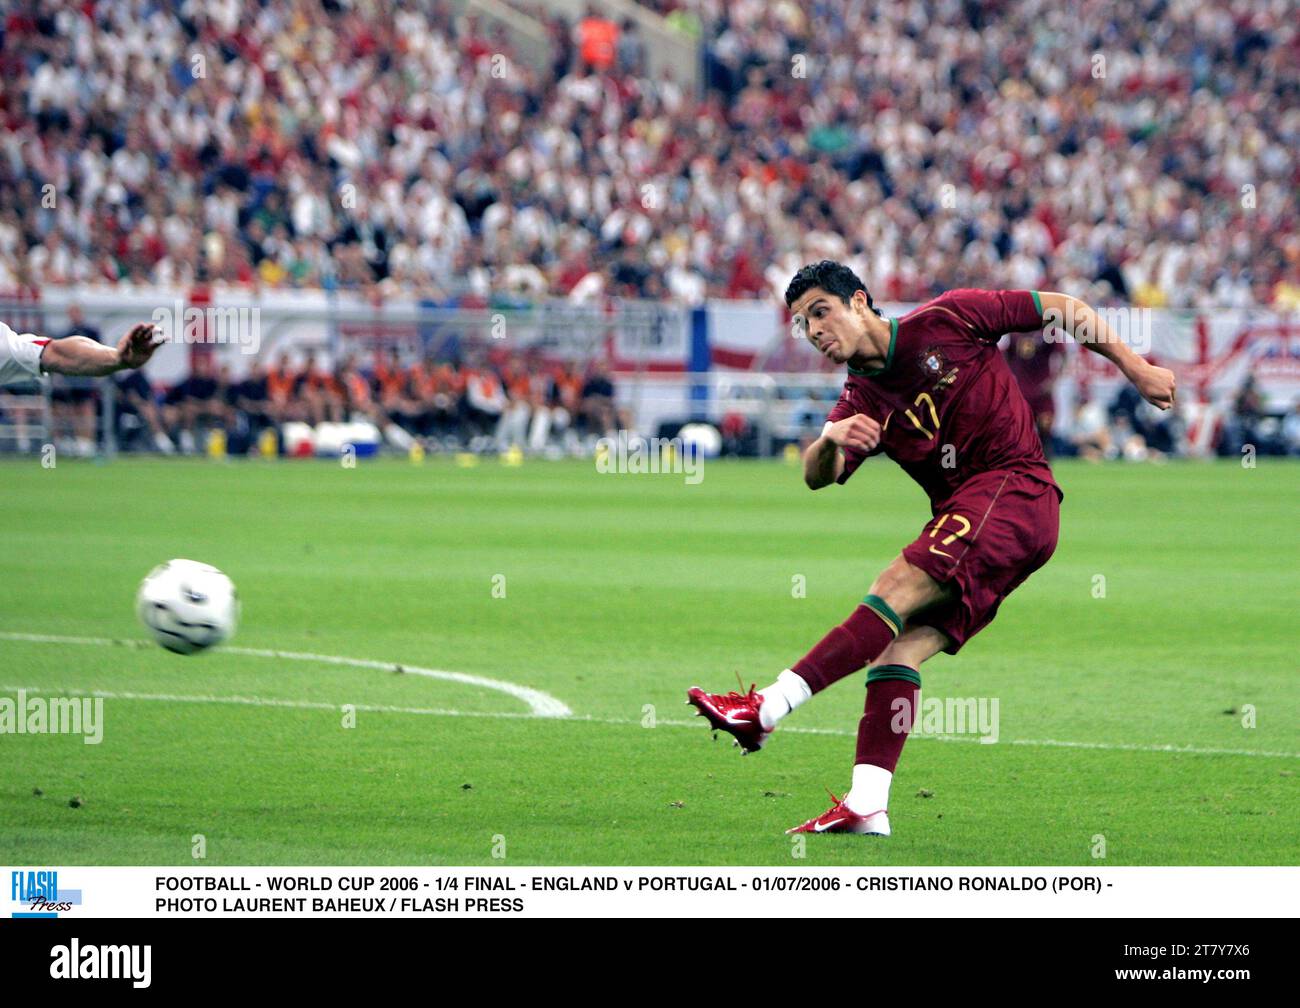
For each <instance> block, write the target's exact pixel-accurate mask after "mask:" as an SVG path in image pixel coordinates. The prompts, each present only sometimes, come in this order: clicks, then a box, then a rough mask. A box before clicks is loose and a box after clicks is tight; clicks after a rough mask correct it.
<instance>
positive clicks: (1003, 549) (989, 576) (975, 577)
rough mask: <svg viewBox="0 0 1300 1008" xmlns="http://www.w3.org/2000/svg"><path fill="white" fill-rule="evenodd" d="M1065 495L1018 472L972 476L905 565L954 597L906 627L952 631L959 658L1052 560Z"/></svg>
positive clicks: (945, 506) (953, 651)
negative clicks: (954, 593) (968, 643)
mask: <svg viewBox="0 0 1300 1008" xmlns="http://www.w3.org/2000/svg"><path fill="white" fill-rule="evenodd" d="M1060 507H1061V497H1060V491H1059V490H1057V488H1056V487H1054V486H1051V485H1049V484H1047V483H1044V482H1042V481H1041V480H1037V479H1034V478H1032V477H1030V476H1026V475H1023V474H1021V473H1015V472H988V473H980V474H979V475H978V476H972V477H971V478H970V479H969V480H967V481H966V482H965V483H964V484H962V486H961V488H960V489H958V490H957V492H956V493H954V494H953V495H952V496H951V497H949V498H948V499H947V500H946V501H944V503H943V506H942V507H941V508H940V509H939V510H938V513H937V514H936V515H935V516H934V518H932V519H931V520H930V521H929V522H927V523H926V526H925V529H924V531H922V533H921V535H920V536H918V537H917V539H916V541H915V542H913V543H911V544H910V545H908V546H907V548H906V549H904V550H903V557H904V558H905V559H906V560H907V562H908V563H910V564H912V565H913V566H916V567H919V568H921V570H923V571H925V572H926V573H927V574H929V575H930V577H932V578H934V579H935V580H936V581H938V582H939V583H940V584H951V585H953V586H954V587H956V588H957V590H958V592H959V593H960V594H959V595H958V596H957V597H956V598H954V599H952V600H951V601H948V602H943V603H941V604H939V605H937V606H934V607H932V608H930V609H926V610H923V611H922V612H919V613H916V614H915V615H913V616H912V617H911V618H910V619H909V620H908V621H907V622H908V625H909V626H915V625H921V626H932V627H934V628H935V629H936V630H940V631H942V632H943V633H945V634H947V636H948V637H949V639H950V640H951V641H952V644H951V645H950V646H949V647H946V648H944V651H946V652H947V653H948V654H956V653H957V652H958V651H959V650H960V649H961V646H962V645H963V644H965V643H966V641H967V640H969V639H970V638H971V637H973V636H975V634H977V633H979V631H980V630H982V629H984V627H986V626H987V625H988V624H989V623H990V622H991V621H992V619H993V617H994V616H996V615H997V612H998V606H999V605H1001V603H1002V600H1003V599H1004V598H1006V597H1007V596H1008V595H1010V594H1011V593H1012V592H1013V591H1015V590H1016V588H1018V587H1020V584H1021V582H1023V581H1024V580H1025V578H1027V577H1029V575H1030V574H1032V573H1033V572H1034V571H1036V570H1038V568H1039V567H1041V566H1043V564H1045V563H1047V561H1048V559H1049V558H1050V557H1051V555H1052V553H1053V552H1054V551H1055V549H1056V537H1057V533H1058V531H1059V529H1060V517H1061V511H1060Z"/></svg>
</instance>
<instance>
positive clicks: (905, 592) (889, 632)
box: [761, 555, 952, 731]
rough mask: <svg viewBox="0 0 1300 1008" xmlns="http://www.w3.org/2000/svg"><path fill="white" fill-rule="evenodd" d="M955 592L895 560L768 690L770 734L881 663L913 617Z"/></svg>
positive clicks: (765, 717)
mask: <svg viewBox="0 0 1300 1008" xmlns="http://www.w3.org/2000/svg"><path fill="white" fill-rule="evenodd" d="M951 594H952V589H951V587H948V586H944V585H941V584H940V583H939V582H938V581H936V580H935V579H934V578H932V577H931V576H930V575H929V574H927V573H926V572H925V571H923V570H921V569H920V568H919V567H917V566H914V565H913V564H911V563H909V562H908V561H907V560H906V559H905V558H904V557H903V556H901V555H900V556H898V557H897V558H895V560H894V561H893V563H891V564H890V565H889V566H888V567H886V568H885V569H884V570H883V571H882V572H881V573H880V575H879V576H878V577H877V578H876V580H875V581H873V582H872V583H871V590H870V591H869V592H868V594H867V597H866V598H864V599H863V600H862V602H861V603H860V604H859V605H858V607H857V608H856V609H854V610H853V612H852V614H850V616H849V618H848V619H846V620H845V621H844V622H843V623H841V624H839V626H836V627H832V628H831V630H830V632H829V633H828V634H826V636H825V637H823V638H822V639H821V640H820V641H818V642H817V644H815V645H814V646H813V649H812V650H811V651H809V652H808V653H807V654H806V655H804V656H803V657H802V658H800V659H799V660H798V661H797V662H795V663H794V665H793V666H792V667H791V668H788V669H786V670H785V671H784V672H782V673H781V674H780V675H779V676H777V679H776V682H775V683H773V684H772V686H771V687H769V688H768V689H766V690H764V691H763V696H764V697H765V698H767V697H769V696H770V698H771V699H770V700H768V701H767V702H765V703H764V704H763V709H762V711H761V716H762V721H763V725H764V727H765V728H766V729H767V730H768V731H771V730H772V729H773V728H775V727H776V725H777V723H778V722H779V721H780V720H781V719H782V718H783V717H785V716H787V715H788V714H790V713H791V711H793V710H795V709H796V708H798V707H799V705H800V704H802V703H804V701H806V700H808V699H810V698H811V697H812V696H814V695H815V694H817V693H820V692H821V691H822V690H824V689H826V687H828V686H830V685H832V684H834V683H837V682H839V681H840V680H841V679H843V678H844V677H845V676H848V675H852V674H853V673H854V672H857V671H858V670H859V669H862V668H865V667H866V666H867V665H868V664H870V663H871V662H873V661H876V660H877V659H878V658H879V656H880V655H881V653H882V652H884V651H885V650H886V649H887V648H889V647H891V646H892V645H893V644H895V643H897V638H898V636H899V631H900V630H901V629H902V627H903V625H904V624H905V623H906V621H907V619H908V617H910V616H911V615H913V614H914V613H917V612H920V611H921V610H922V609H925V608H927V607H928V606H932V605H934V604H935V603H937V602H942V601H944V600H945V599H946V598H948V597H949V596H950V595H951Z"/></svg>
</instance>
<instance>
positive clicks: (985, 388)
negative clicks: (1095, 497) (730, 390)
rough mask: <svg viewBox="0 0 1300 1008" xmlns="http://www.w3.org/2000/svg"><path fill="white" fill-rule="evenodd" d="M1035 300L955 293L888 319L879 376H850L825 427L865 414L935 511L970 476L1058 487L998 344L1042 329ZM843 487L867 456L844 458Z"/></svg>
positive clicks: (882, 447) (884, 448)
mask: <svg viewBox="0 0 1300 1008" xmlns="http://www.w3.org/2000/svg"><path fill="white" fill-rule="evenodd" d="M1042 319H1043V313H1042V307H1041V304H1040V302H1039V298H1038V293H1037V291H982V290H952V291H948V292H947V293H946V294H942V295H940V296H939V297H937V298H935V299H934V300H933V301H930V302H928V303H927V304H924V305H922V306H921V307H919V308H917V309H916V310H915V311H912V312H910V313H908V314H907V315H904V316H903V317H902V318H901V319H891V320H890V329H891V334H890V340H889V353H888V358H887V359H886V361H885V364H884V366H883V367H881V368H879V369H878V370H875V371H867V372H864V371H857V370H856V369H854V368H852V367H850V368H849V376H848V379H847V380H846V381H845V383H844V392H843V393H842V394H841V395H840V400H839V402H837V403H836V404H835V406H834V408H833V409H832V410H831V412H830V415H829V417H828V420H832V421H833V420H842V419H844V418H845V417H849V416H853V415H854V414H856V413H865V414H866V415H867V416H869V417H871V418H873V419H874V420H876V421H878V422H879V423H880V425H881V427H882V428H883V432H882V434H881V440H880V444H879V445H877V446H876V448H875V449H874V450H873V451H872V452H871V453H870V454H872V455H875V454H879V453H881V452H883V453H884V454H886V455H888V456H889V457H890V458H891V459H893V460H894V461H895V462H897V463H898V464H899V465H900V466H902V467H903V469H904V470H905V471H906V472H907V474H908V475H909V476H911V477H912V479H914V480H916V482H917V483H919V484H920V485H921V488H922V489H923V490H924V491H925V492H926V494H927V495H928V496H929V498H930V503H931V505H932V507H934V508H935V509H936V510H935V513H936V514H937V513H938V508H939V506H940V505H941V504H942V503H943V502H944V501H945V500H947V499H948V498H949V497H951V496H952V494H953V493H954V492H955V491H956V490H957V489H958V488H959V487H960V486H961V485H962V484H963V483H965V482H966V481H967V480H968V479H970V478H971V477H972V476H976V475H979V474H980V473H986V472H995V471H1010V472H1018V473H1023V474H1025V475H1027V476H1029V477H1031V478H1033V479H1036V480H1038V481H1040V482H1042V483H1046V484H1048V485H1049V486H1052V487H1055V488H1056V492H1057V494H1058V495H1060V488H1059V487H1057V486H1056V481H1055V480H1054V479H1053V478H1052V470H1051V469H1050V468H1049V467H1048V465H1047V460H1046V458H1044V456H1043V447H1042V444H1041V443H1040V441H1039V438H1038V432H1037V430H1035V428H1034V418H1033V415H1032V413H1031V412H1030V410H1029V405H1028V403H1026V402H1025V397H1024V396H1023V395H1022V394H1021V392H1020V389H1019V388H1018V387H1017V385H1016V380H1015V378H1013V377H1012V375H1011V371H1010V369H1009V368H1008V367H1007V363H1006V361H1005V360H1004V359H1003V357H1002V354H1001V353H999V352H998V348H997V342H998V340H999V339H1000V338H1001V337H1002V335H1003V334H1004V333H1012V332H1032V331H1035V330H1041V329H1042V328H1043V320H1042ZM844 453H845V465H844V472H843V474H842V475H841V476H840V480H839V481H840V482H841V483H843V482H844V481H845V480H847V479H848V478H849V477H850V476H852V475H853V473H854V471H855V470H856V469H857V468H858V466H859V465H861V464H862V461H863V459H864V458H866V456H865V455H863V454H862V453H861V452H858V451H855V450H853V449H847V448H846V449H845V451H844Z"/></svg>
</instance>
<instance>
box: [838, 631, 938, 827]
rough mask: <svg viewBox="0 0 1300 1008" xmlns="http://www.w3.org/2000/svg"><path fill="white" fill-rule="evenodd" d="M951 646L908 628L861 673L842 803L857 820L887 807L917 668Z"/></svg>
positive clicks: (914, 697)
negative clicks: (861, 700)
mask: <svg viewBox="0 0 1300 1008" xmlns="http://www.w3.org/2000/svg"><path fill="white" fill-rule="evenodd" d="M951 643H952V642H951V641H950V640H949V639H948V637H947V635H946V634H944V633H943V632H942V631H941V630H939V629H937V628H935V627H932V626H909V627H908V628H907V629H906V630H904V631H903V633H902V634H900V635H899V637H898V639H897V640H895V641H894V642H893V643H892V644H890V645H889V647H887V648H885V650H884V651H883V652H881V654H880V656H879V657H878V658H877V659H876V661H875V663H874V664H873V665H872V666H871V668H869V669H868V670H867V698H866V702H865V704H864V707H863V712H862V719H861V720H860V721H859V722H858V744H857V752H856V755H855V757H854V761H853V786H852V788H851V789H850V791H849V793H848V794H847V795H845V797H844V804H845V805H846V806H847V807H848V808H849V810H850V811H852V812H854V813H856V814H857V815H862V816H866V815H870V814H871V813H873V812H875V811H877V810H881V811H883V810H885V809H887V808H888V807H889V785H890V784H891V783H892V782H893V779H894V768H895V767H896V766H898V758H899V756H900V755H901V754H902V752H903V746H904V745H905V744H906V743H907V736H908V734H909V733H910V732H911V730H912V724H913V722H914V719H915V717H916V709H917V704H918V702H919V699H920V694H921V673H920V668H921V663H922V662H926V661H929V660H930V659H931V658H933V657H934V656H935V655H937V654H938V653H939V652H940V651H942V650H944V649H945V648H946V647H948V646H949V645H950V644H951Z"/></svg>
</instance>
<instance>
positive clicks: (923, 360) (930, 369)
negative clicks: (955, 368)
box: [918, 350, 944, 378]
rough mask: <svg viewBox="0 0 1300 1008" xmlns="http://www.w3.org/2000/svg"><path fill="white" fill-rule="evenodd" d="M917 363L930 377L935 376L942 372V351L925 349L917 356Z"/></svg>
mask: <svg viewBox="0 0 1300 1008" xmlns="http://www.w3.org/2000/svg"><path fill="white" fill-rule="evenodd" d="M918 363H919V364H920V365H921V370H922V371H924V372H925V373H926V374H928V375H929V376H930V377H931V378H937V377H939V375H940V374H942V373H943V365H944V359H943V353H942V351H939V350H926V351H925V352H924V353H923V354H921V356H920V358H918Z"/></svg>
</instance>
